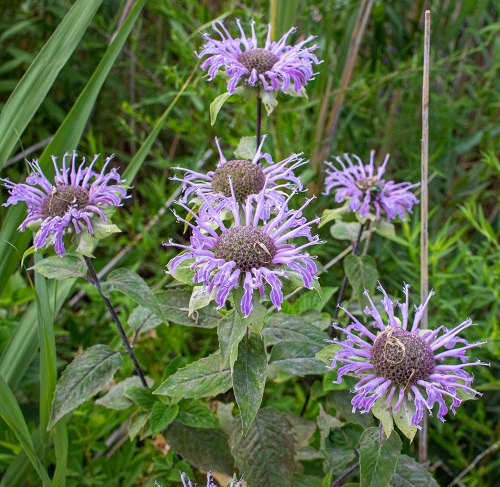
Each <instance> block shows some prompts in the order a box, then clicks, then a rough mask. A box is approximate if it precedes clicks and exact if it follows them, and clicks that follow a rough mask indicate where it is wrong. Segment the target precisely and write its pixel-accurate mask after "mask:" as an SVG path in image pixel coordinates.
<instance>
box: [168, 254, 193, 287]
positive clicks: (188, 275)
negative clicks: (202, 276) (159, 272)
mask: <svg viewBox="0 0 500 487" xmlns="http://www.w3.org/2000/svg"><path fill="white" fill-rule="evenodd" d="M179 255H180V254H179ZM194 261H195V259H187V260H185V261H183V262H181V263H180V264H179V265H178V266H177V267H176V269H175V271H174V272H172V267H171V265H170V263H171V262H172V261H170V262H169V263H168V264H167V269H168V271H169V274H170V275H171V276H172V277H173V278H174V279H177V280H178V281H179V282H182V283H183V284H192V283H193V277H194V273H195V271H193V270H192V269H191V265H192V264H193V263H194Z"/></svg>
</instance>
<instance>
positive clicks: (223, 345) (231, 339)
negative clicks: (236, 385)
mask: <svg viewBox="0 0 500 487" xmlns="http://www.w3.org/2000/svg"><path fill="white" fill-rule="evenodd" d="M246 330H247V327H246V325H245V322H244V321H243V319H242V318H241V316H240V314H239V313H238V312H237V311H235V310H234V309H232V310H231V311H230V312H229V313H228V314H227V315H226V316H224V318H222V319H221V320H220V322H219V326H218V328H217V335H218V336H219V347H220V357H221V358H220V366H221V368H224V367H225V366H226V364H227V363H228V361H229V359H230V358H231V361H230V368H231V369H232V368H233V364H234V361H235V360H236V356H237V352H238V344H239V343H240V341H241V340H242V339H243V337H244V336H245V331H246Z"/></svg>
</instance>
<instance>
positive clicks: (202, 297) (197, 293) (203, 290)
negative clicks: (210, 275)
mask: <svg viewBox="0 0 500 487" xmlns="http://www.w3.org/2000/svg"><path fill="white" fill-rule="evenodd" d="M214 299H215V290H212V291H209V290H208V287H206V286H194V287H193V292H192V294H191V299H190V300H189V315H192V314H193V313H194V312H195V311H197V310H199V309H201V308H204V307H205V306H208V305H209V304H210V303H211V302H212V301H213V300H214Z"/></svg>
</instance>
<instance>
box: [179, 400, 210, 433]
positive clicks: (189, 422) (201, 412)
mask: <svg viewBox="0 0 500 487" xmlns="http://www.w3.org/2000/svg"><path fill="white" fill-rule="evenodd" d="M178 406H179V414H178V415H177V418H176V421H178V422H179V423H182V424H183V425H185V426H191V427H193V428H218V427H219V421H218V420H217V416H216V415H215V414H214V413H213V412H212V410H211V409H210V408H209V407H208V406H207V405H206V404H205V403H204V402H203V401H200V400H199V399H184V400H182V401H180V402H179V404H178Z"/></svg>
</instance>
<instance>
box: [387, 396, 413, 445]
mask: <svg viewBox="0 0 500 487" xmlns="http://www.w3.org/2000/svg"><path fill="white" fill-rule="evenodd" d="M397 401H398V398H397V397H393V398H392V401H391V406H392V416H393V418H394V422H395V423H396V426H397V427H398V428H399V430H400V431H401V433H403V434H404V435H405V436H406V437H407V438H408V439H409V440H410V442H411V441H413V438H415V435H416V434H417V429H418V428H417V427H416V426H415V425H413V424H412V422H411V418H412V416H413V415H414V414H415V411H416V408H415V403H414V402H413V401H411V400H409V399H408V398H407V396H406V394H405V396H404V398H403V401H402V402H401V405H400V406H399V409H398V410H397V411H394V406H395V405H396V403H397Z"/></svg>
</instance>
